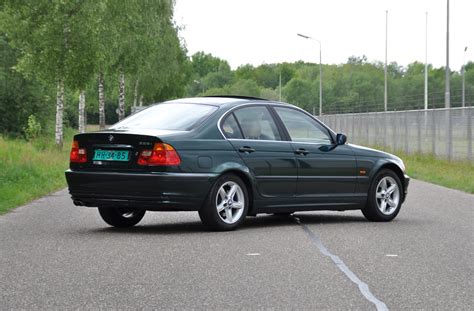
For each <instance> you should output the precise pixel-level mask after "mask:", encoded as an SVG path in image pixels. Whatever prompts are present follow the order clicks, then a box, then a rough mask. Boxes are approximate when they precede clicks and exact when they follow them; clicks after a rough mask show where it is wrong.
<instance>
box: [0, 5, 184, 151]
mask: <svg viewBox="0 0 474 311" xmlns="http://www.w3.org/2000/svg"><path fill="white" fill-rule="evenodd" d="M0 5H1V7H0V44H1V46H2V52H1V53H2V56H3V58H2V60H3V66H2V67H3V68H2V71H1V73H2V74H1V75H0V79H1V80H3V81H2V83H3V86H4V87H3V90H2V94H1V95H2V98H1V102H0V106H1V108H0V109H1V111H0V112H2V113H5V115H2V119H3V118H6V120H5V121H6V122H1V123H2V130H3V131H15V130H18V128H19V127H20V125H19V124H15V122H16V123H18V122H21V120H19V119H20V118H25V116H24V114H22V113H18V112H14V111H11V112H10V110H11V109H26V110H30V111H31V112H33V111H34V113H35V114H38V115H39V116H42V115H43V114H46V115H48V114H51V111H50V108H49V106H50V104H51V101H53V100H52V99H51V97H54V98H55V100H54V101H55V103H56V104H55V106H56V109H55V125H54V127H55V141H56V144H58V145H62V143H63V124H64V114H65V111H64V109H65V106H69V105H65V103H66V102H71V101H74V102H77V103H78V106H77V110H78V115H79V118H78V120H77V123H78V124H77V125H78V128H79V131H81V132H82V131H84V128H85V123H86V112H85V111H86V107H85V103H86V98H89V97H92V98H95V99H94V100H93V101H92V100H87V101H88V102H97V105H94V106H96V108H98V109H97V110H98V123H99V125H100V128H104V127H105V124H106V112H105V111H106V110H105V108H106V98H107V97H109V98H110V95H112V96H116V97H117V98H118V105H117V106H116V108H115V109H113V110H114V111H115V110H116V112H117V116H118V119H119V120H120V119H122V118H123V117H124V116H125V114H126V105H125V103H126V98H127V97H130V95H129V94H127V93H126V90H128V89H132V90H133V91H132V97H133V99H132V101H133V103H134V104H139V103H140V102H143V101H148V100H150V101H151V100H155V99H160V98H167V97H174V96H179V95H182V94H183V87H180V85H183V84H184V82H183V79H184V78H183V77H184V70H182V68H181V67H182V66H183V64H184V63H185V59H186V53H185V49H184V47H183V45H182V43H181V41H180V39H179V37H178V28H177V26H176V25H175V24H174V22H173V7H174V2H173V1H171V0H127V1H121V0H109V1H96V0H73V1H61V0H35V1H22V0H3V1H2V2H1V3H0ZM12 88H13V89H12ZM106 92H109V93H111V94H110V95H109V94H106ZM53 94H54V95H53ZM74 97H75V98H77V101H76V100H73V98H74ZM43 109H45V111H41V110H43ZM66 109H68V108H66ZM69 109H70V107H69ZM74 123H75V122H74Z"/></svg>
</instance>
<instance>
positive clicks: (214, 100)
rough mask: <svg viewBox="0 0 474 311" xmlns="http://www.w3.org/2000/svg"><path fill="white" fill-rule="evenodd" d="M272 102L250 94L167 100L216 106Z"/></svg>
mask: <svg viewBox="0 0 474 311" xmlns="http://www.w3.org/2000/svg"><path fill="white" fill-rule="evenodd" d="M247 102H251V103H270V102H271V101H269V100H267V99H263V98H258V97H250V96H203V97H190V98H180V99H175V100H170V101H166V103H176V104H178V103H187V104H210V105H216V106H222V105H226V104H243V103H247Z"/></svg>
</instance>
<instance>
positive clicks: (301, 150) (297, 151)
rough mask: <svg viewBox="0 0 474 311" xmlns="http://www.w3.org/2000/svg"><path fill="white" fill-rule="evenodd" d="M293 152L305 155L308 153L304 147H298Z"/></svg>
mask: <svg viewBox="0 0 474 311" xmlns="http://www.w3.org/2000/svg"><path fill="white" fill-rule="evenodd" d="M295 153H296V154H302V155H307V154H308V153H309V151H308V150H306V149H304V148H299V149H296V150H295Z"/></svg>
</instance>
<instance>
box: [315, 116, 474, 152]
mask: <svg viewBox="0 0 474 311" xmlns="http://www.w3.org/2000/svg"><path fill="white" fill-rule="evenodd" d="M319 119H320V120H321V121H323V122H324V123H326V124H327V125H328V126H329V127H331V128H332V129H333V130H335V131H337V132H341V133H346V134H347V136H348V141H349V142H354V143H356V144H364V145H369V146H370V145H372V146H383V147H385V148H388V149H390V150H392V151H404V152H405V153H426V154H428V153H431V154H433V155H435V156H436V157H437V158H443V159H453V160H468V161H473V155H472V143H473V136H472V127H473V124H474V107H465V108H450V109H429V110H407V111H390V112H368V113H348V114H334V115H323V116H321V117H319Z"/></svg>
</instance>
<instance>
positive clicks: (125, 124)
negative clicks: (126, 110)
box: [111, 103, 217, 131]
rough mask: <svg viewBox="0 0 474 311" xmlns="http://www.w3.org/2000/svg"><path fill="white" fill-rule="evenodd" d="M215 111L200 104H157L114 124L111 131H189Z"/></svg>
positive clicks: (214, 107)
mask: <svg viewBox="0 0 474 311" xmlns="http://www.w3.org/2000/svg"><path fill="white" fill-rule="evenodd" d="M216 109H217V107H216V106H212V105H202V104H184V103H170V104H166V103H165V104H159V105H155V106H152V107H150V108H148V109H145V110H143V111H140V112H138V113H136V114H134V115H131V116H130V117H128V118H126V119H124V120H122V121H121V122H119V123H116V124H115V125H114V126H112V127H111V128H112V129H129V128H130V129H155V130H174V131H189V130H191V129H192V128H193V127H194V126H195V125H197V124H199V123H200V122H202V121H203V120H204V119H205V118H206V117H208V116H209V115H210V114H211V113H213V112H214V111H215V110H216Z"/></svg>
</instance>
